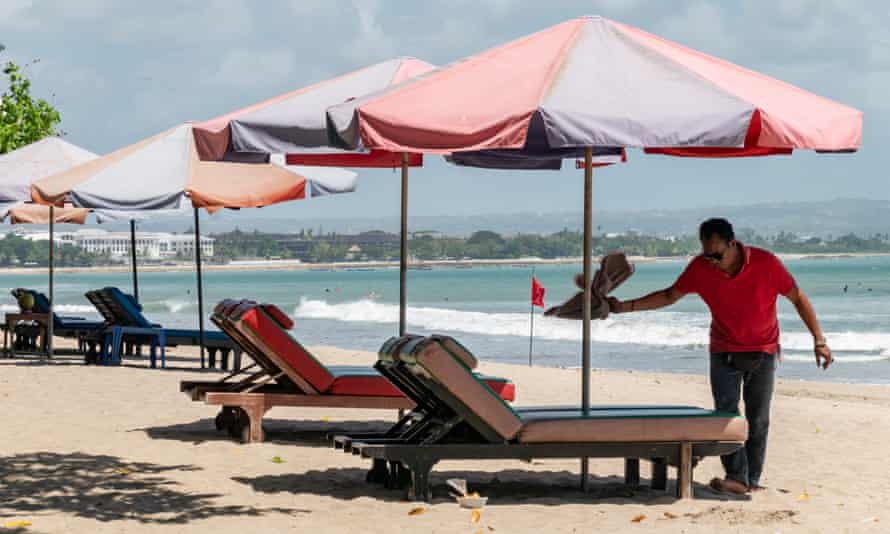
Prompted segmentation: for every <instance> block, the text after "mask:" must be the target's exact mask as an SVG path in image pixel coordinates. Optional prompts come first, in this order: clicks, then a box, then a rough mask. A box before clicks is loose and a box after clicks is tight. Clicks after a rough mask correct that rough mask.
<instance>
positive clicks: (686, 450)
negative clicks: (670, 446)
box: [677, 443, 692, 499]
mask: <svg viewBox="0 0 890 534" xmlns="http://www.w3.org/2000/svg"><path fill="white" fill-rule="evenodd" d="M677 497H678V498H680V499H691V498H692V443H681V444H680V465H679V466H678V467H677Z"/></svg>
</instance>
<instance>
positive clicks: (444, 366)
mask: <svg viewBox="0 0 890 534" xmlns="http://www.w3.org/2000/svg"><path fill="white" fill-rule="evenodd" d="M415 357H416V359H417V363H419V364H420V367H421V368H422V371H421V369H418V367H417V366H411V369H412V371H413V372H425V373H427V374H428V375H429V376H430V377H432V378H433V379H434V380H435V381H437V382H439V383H440V384H442V385H443V386H444V387H445V388H446V389H447V390H448V391H449V392H450V393H451V394H452V395H453V396H454V398H455V399H457V400H458V401H459V402H460V403H461V404H463V405H464V406H465V407H466V408H467V409H469V410H470V411H471V412H473V413H474V414H475V415H476V416H478V417H479V418H480V419H481V420H482V421H484V423H485V424H486V425H487V426H488V427H489V428H491V430H493V431H494V432H495V433H497V435H499V436H500V437H501V438H502V439H504V440H509V439H512V438H513V437H514V436H515V435H516V433H517V432H518V431H519V429H520V428H521V427H522V421H521V420H520V419H519V417H518V416H517V415H516V413H515V412H514V411H513V410H512V409H511V408H510V406H509V405H508V404H507V403H506V402H504V400H503V399H502V398H501V397H500V396H498V395H497V394H496V393H495V392H494V391H492V389H491V388H490V387H488V386H487V385H486V384H485V383H484V382H481V381H480V380H479V379H478V378H476V376H475V375H473V373H472V372H471V371H470V369H469V368H468V367H467V366H466V365H465V364H464V363H463V362H462V361H461V360H459V359H458V358H457V357H455V356H453V355H452V354H451V353H450V352H448V351H447V350H446V349H445V348H444V347H443V346H442V345H441V344H440V343H426V344H424V345H423V346H422V348H420V350H419V352H418V353H416V356H415ZM443 400H445V399H443ZM455 408H457V407H455ZM457 411H458V412H459V413H460V412H463V409H462V408H459V409H457Z"/></svg>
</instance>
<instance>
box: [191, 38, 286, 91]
mask: <svg viewBox="0 0 890 534" xmlns="http://www.w3.org/2000/svg"><path fill="white" fill-rule="evenodd" d="M296 64H297V61H296V57H295V55H294V53H293V51H291V50H288V49H281V48H279V49H259V48H236V49H233V50H230V51H229V52H228V53H226V54H225V55H224V56H223V58H222V60H221V61H220V63H219V66H218V67H217V69H216V71H215V72H214V73H213V74H211V75H210V77H209V78H208V80H207V81H208V82H210V83H213V84H218V85H223V86H230V87H237V88H247V87H262V86H269V85H276V84H280V83H283V82H286V81H287V80H288V79H289V78H290V77H291V75H292V74H293V72H294V66H295V65H296Z"/></svg>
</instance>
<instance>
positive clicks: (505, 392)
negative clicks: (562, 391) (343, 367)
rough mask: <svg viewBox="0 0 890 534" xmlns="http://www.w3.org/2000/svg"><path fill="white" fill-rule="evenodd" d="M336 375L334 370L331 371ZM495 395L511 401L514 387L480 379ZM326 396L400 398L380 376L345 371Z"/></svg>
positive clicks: (498, 380) (399, 394)
mask: <svg viewBox="0 0 890 534" xmlns="http://www.w3.org/2000/svg"><path fill="white" fill-rule="evenodd" d="M332 370H333V371H334V372H335V373H336V369H332ZM480 378H481V379H482V380H483V381H484V382H485V383H486V384H488V386H489V387H490V388H491V389H493V390H494V392H495V393H497V394H498V395H500V396H501V398H503V399H504V400H505V401H512V400H513V399H514V398H515V396H516V387H515V386H514V385H513V382H510V381H509V380H503V379H497V378H487V377H480ZM325 394H328V395H353V396H366V397H401V396H402V392H401V391H399V389H398V388H397V387H395V386H394V385H392V384H391V383H390V382H389V380H387V379H386V378H384V377H383V376H382V375H378V374H370V373H369V372H367V371H355V372H350V371H345V372H344V373H343V374H339V375H338V376H337V377H336V378H334V383H333V384H331V387H330V389H328V390H327V391H325Z"/></svg>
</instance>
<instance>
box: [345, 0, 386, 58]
mask: <svg viewBox="0 0 890 534" xmlns="http://www.w3.org/2000/svg"><path fill="white" fill-rule="evenodd" d="M352 8H353V9H354V10H355V14H356V15H357V18H358V20H357V22H358V28H357V31H356V33H355V35H354V37H353V38H352V39H350V40H348V41H347V45H346V48H345V49H344V55H345V56H346V57H349V58H351V59H355V60H359V61H362V62H371V61H378V60H381V59H386V58H389V57H392V56H393V55H394V54H393V50H394V49H395V45H394V42H393V38H392V37H391V36H390V35H389V34H387V32H386V30H384V29H383V26H382V25H381V23H380V21H379V20H378V16H379V14H380V2H379V1H378V0H352Z"/></svg>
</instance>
